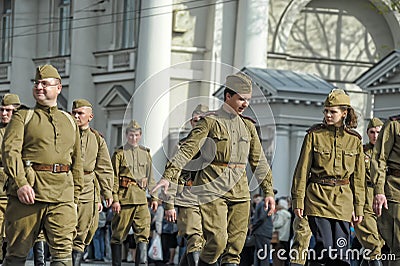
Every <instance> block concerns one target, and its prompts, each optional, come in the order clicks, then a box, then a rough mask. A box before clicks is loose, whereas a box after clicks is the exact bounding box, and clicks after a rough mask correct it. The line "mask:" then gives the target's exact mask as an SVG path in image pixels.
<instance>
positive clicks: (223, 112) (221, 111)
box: [218, 105, 239, 119]
mask: <svg viewBox="0 0 400 266" xmlns="http://www.w3.org/2000/svg"><path fill="white" fill-rule="evenodd" d="M225 108H227V107H225ZM225 108H224V105H222V106H221V108H220V109H219V110H218V116H221V117H225V118H229V119H233V118H235V117H238V116H239V115H238V114H236V113H230V112H228V111H226V109H225Z"/></svg>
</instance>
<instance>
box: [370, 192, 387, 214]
mask: <svg viewBox="0 0 400 266" xmlns="http://www.w3.org/2000/svg"><path fill="white" fill-rule="evenodd" d="M382 206H383V207H385V209H386V210H387V209H388V204H387V199H386V196H385V195H384V194H377V195H375V198H374V203H373V204H372V207H373V209H374V212H375V214H376V215H377V216H378V217H379V216H381V215H382Z"/></svg>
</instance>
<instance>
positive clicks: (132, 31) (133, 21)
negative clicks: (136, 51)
mask: <svg viewBox="0 0 400 266" xmlns="http://www.w3.org/2000/svg"><path fill="white" fill-rule="evenodd" d="M139 3H140V1H136V0H123V1H121V0H114V12H113V13H114V22H115V27H116V31H115V32H116V35H115V39H114V40H115V47H116V48H117V49H124V48H132V47H135V42H136V39H137V34H138V28H139V22H138V17H139V16H138V10H139Z"/></svg>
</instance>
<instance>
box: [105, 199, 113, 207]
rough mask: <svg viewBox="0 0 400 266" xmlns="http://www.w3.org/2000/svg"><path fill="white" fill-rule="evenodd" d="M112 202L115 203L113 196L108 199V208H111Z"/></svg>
mask: <svg viewBox="0 0 400 266" xmlns="http://www.w3.org/2000/svg"><path fill="white" fill-rule="evenodd" d="M112 203H113V198H109V199H106V206H107V208H110V206H111V205H112Z"/></svg>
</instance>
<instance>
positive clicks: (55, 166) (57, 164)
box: [53, 163, 61, 173]
mask: <svg viewBox="0 0 400 266" xmlns="http://www.w3.org/2000/svg"><path fill="white" fill-rule="evenodd" d="M57 167H59V169H60V171H61V165H60V164H59V163H55V164H53V173H59V172H60V171H58V172H57Z"/></svg>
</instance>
